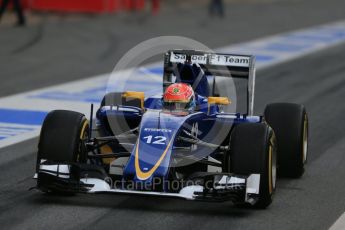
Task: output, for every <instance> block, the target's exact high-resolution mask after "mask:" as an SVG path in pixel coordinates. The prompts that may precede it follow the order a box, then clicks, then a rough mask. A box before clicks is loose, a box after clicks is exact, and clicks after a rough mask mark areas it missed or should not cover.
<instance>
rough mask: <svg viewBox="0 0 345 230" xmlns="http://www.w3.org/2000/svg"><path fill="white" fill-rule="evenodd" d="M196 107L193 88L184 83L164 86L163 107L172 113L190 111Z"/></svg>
mask: <svg viewBox="0 0 345 230" xmlns="http://www.w3.org/2000/svg"><path fill="white" fill-rule="evenodd" d="M195 107H196V103H195V94H194V91H193V88H192V87H191V86H190V85H189V84H186V83H174V84H171V85H170V86H168V88H166V90H165V92H164V95H163V108H164V110H167V111H169V112H173V113H180V114H182V113H187V114H188V113H191V112H193V111H194V109H195Z"/></svg>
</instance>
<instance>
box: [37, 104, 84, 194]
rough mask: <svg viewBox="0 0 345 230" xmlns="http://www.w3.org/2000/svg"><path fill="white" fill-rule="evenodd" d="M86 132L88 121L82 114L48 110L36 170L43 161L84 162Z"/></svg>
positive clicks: (42, 130)
mask: <svg viewBox="0 0 345 230" xmlns="http://www.w3.org/2000/svg"><path fill="white" fill-rule="evenodd" d="M88 132H89V123H88V120H87V119H86V117H85V115H84V114H81V113H78V112H73V111H66V110H54V111H52V112H50V113H49V114H48V115H47V117H46V118H45V120H44V122H43V125H42V129H41V133H40V138H39V144H38V153H37V166H36V172H37V173H38V171H39V166H40V164H41V163H43V162H44V164H52V165H58V164H69V165H72V164H74V163H84V162H86V150H85V146H84V145H83V140H85V139H86V138H87V136H88ZM38 177H40V174H38ZM71 177H72V178H73V175H71ZM39 181H43V180H40V178H38V187H40V186H42V184H39ZM49 190H53V189H49Z"/></svg>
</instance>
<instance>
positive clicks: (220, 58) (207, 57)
mask: <svg viewBox="0 0 345 230" xmlns="http://www.w3.org/2000/svg"><path fill="white" fill-rule="evenodd" d="M185 62H189V63H191V64H197V65H199V66H200V67H201V68H202V70H203V71H204V72H205V74H206V75H210V76H214V77H217V76H222V77H232V78H244V79H247V80H248V84H247V98H248V100H247V114H248V115H250V116H252V115H253V113H254V88H255V56H251V55H237V54H223V53H212V52H204V51H196V50H169V51H168V52H166V53H165V56H164V76H163V81H164V83H163V84H164V88H165V87H167V86H168V85H170V84H172V83H174V82H173V79H174V77H173V76H174V73H176V71H177V64H178V63H185ZM214 79H215V78H214ZM213 87H215V83H214V84H213ZM213 92H214V89H213Z"/></svg>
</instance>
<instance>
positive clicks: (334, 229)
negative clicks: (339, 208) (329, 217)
mask: <svg viewBox="0 0 345 230" xmlns="http://www.w3.org/2000/svg"><path fill="white" fill-rule="evenodd" d="M344 229H345V212H344V213H343V214H342V215H341V216H340V217H339V219H338V220H337V221H336V222H335V223H334V224H333V225H332V226H331V227H330V228H329V230H344Z"/></svg>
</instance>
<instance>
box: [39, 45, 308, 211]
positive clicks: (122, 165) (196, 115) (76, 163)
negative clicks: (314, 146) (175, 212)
mask: <svg viewBox="0 0 345 230" xmlns="http://www.w3.org/2000/svg"><path fill="white" fill-rule="evenodd" d="M254 65H255V57H254V56H246V55H232V54H220V53H211V52H202V51H194V50H171V51H168V52H167V53H166V54H165V56H164V70H163V72H164V73H163V85H162V88H163V92H164V93H163V95H162V94H160V95H155V96H149V97H146V96H145V93H144V92H134V91H126V92H109V93H107V94H106V95H105V96H104V98H103V100H102V102H101V105H100V107H99V108H98V109H97V112H96V116H95V117H96V118H95V119H94V118H93V106H91V116H90V121H89V120H88V119H87V118H86V117H85V115H83V114H81V113H78V112H73V111H65V110H55V111H52V112H50V113H49V114H48V115H47V117H46V118H45V120H44V123H43V126H42V130H41V134H40V140H39V145H38V155H37V166H36V175H35V177H36V178H37V188H38V189H39V190H41V191H43V192H61V193H72V194H73V193H78V192H82V193H114V194H133V195H148V196H165V197H173V198H183V199H187V200H201V201H232V202H234V203H235V204H250V206H254V207H258V208H265V207H267V206H268V205H269V204H270V203H271V202H272V197H273V194H274V192H275V188H276V178H277V175H278V176H285V177H291V178H298V177H301V176H302V174H303V172H304V165H305V163H306V160H307V147H308V117H307V113H306V109H305V108H304V106H303V105H298V104H291V103H274V104H269V105H267V106H266V109H265V111H264V115H263V116H254V114H253V108H254V86H255V67H254ZM219 78H221V80H217V79H219ZM230 79H242V80H245V82H246V85H245V86H246V93H245V94H246V100H245V101H246V102H245V103H244V104H245V105H246V108H245V109H246V111H245V112H243V113H238V112H234V113H230V112H227V111H226V108H227V107H228V106H230V105H231V103H232V101H233V100H234V98H228V97H227V95H219V94H220V93H219V90H218V89H219V88H221V85H226V82H227V81H229V80H230ZM242 104H243V103H242Z"/></svg>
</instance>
